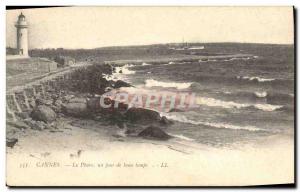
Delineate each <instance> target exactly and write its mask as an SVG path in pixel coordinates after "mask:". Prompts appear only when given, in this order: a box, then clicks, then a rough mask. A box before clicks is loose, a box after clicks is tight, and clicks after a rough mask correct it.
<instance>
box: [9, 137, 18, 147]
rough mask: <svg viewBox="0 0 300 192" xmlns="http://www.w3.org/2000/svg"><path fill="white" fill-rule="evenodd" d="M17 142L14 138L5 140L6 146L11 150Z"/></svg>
mask: <svg viewBox="0 0 300 192" xmlns="http://www.w3.org/2000/svg"><path fill="white" fill-rule="evenodd" d="M17 142H18V139H16V138H6V146H7V147H10V148H13V147H14V146H15V144H16V143H17Z"/></svg>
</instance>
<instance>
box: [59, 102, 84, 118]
mask: <svg viewBox="0 0 300 192" xmlns="http://www.w3.org/2000/svg"><path fill="white" fill-rule="evenodd" d="M62 111H63V113H65V114H67V115H71V116H74V117H85V116H87V115H88V114H89V113H88V108H87V104H86V103H68V104H66V105H63V106H62Z"/></svg>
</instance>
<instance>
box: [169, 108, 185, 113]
mask: <svg viewBox="0 0 300 192" xmlns="http://www.w3.org/2000/svg"><path fill="white" fill-rule="evenodd" d="M172 112H184V110H182V109H177V108H172V109H170V111H169V113H172Z"/></svg>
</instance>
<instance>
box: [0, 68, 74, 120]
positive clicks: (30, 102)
mask: <svg viewBox="0 0 300 192" xmlns="http://www.w3.org/2000/svg"><path fill="white" fill-rule="evenodd" d="M74 72H75V70H70V71H67V72H64V73H63V74H57V75H54V76H51V77H48V78H45V79H42V80H40V81H37V82H33V83H31V84H29V85H26V86H19V87H16V88H13V89H11V90H10V91H8V92H7V93H6V115H7V116H6V117H7V119H10V120H13V121H16V120H18V115H19V114H22V113H26V112H28V111H30V110H32V109H33V108H34V107H35V104H34V102H35V100H36V99H37V98H42V99H46V98H49V97H50V98H51V95H52V94H53V93H54V92H56V93H59V92H60V91H61V90H63V89H69V88H71V86H74V85H75V84H76V83H77V82H76V80H75V79H74V78H73V76H72V74H73V73H74Z"/></svg>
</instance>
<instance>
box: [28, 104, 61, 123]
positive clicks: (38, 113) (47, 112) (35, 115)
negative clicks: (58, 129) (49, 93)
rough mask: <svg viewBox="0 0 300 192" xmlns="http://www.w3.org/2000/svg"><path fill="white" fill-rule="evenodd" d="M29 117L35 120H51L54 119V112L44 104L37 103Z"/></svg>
mask: <svg viewBox="0 0 300 192" xmlns="http://www.w3.org/2000/svg"><path fill="white" fill-rule="evenodd" d="M31 118H32V119H33V120H36V121H44V122H45V123H48V122H52V121H54V120H55V119H56V113H55V112H54V111H53V110H52V109H51V108H50V107H47V106H45V105H39V106H37V107H36V108H34V109H33V111H32V113H31Z"/></svg>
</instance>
